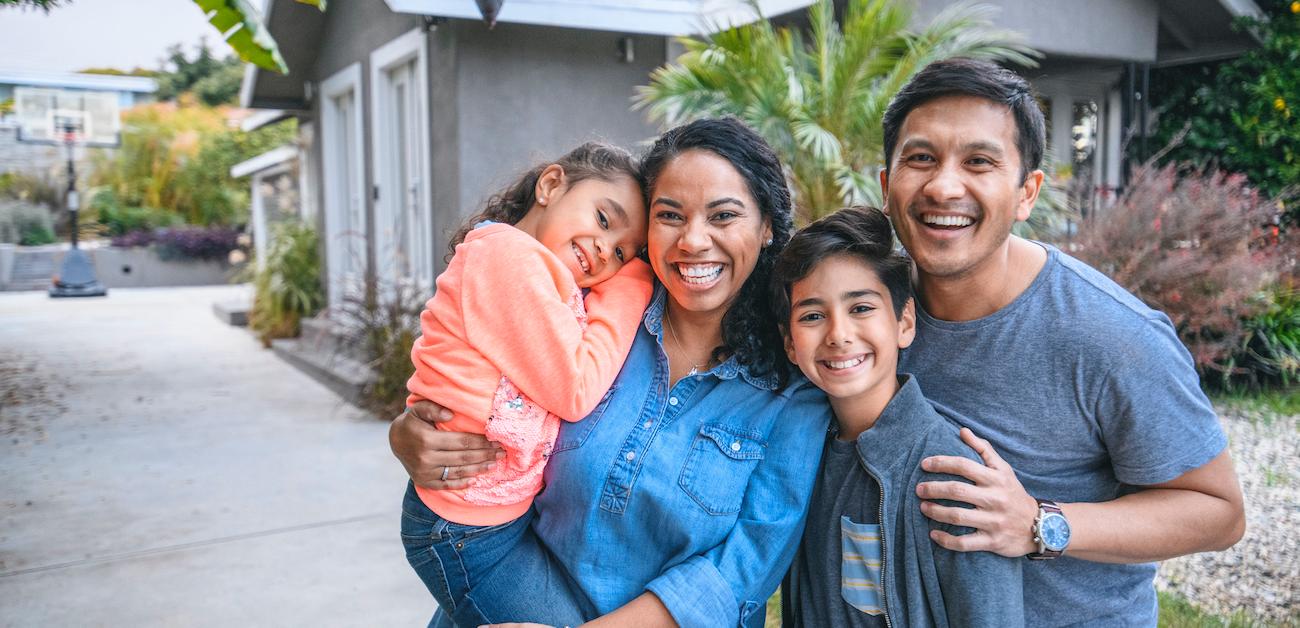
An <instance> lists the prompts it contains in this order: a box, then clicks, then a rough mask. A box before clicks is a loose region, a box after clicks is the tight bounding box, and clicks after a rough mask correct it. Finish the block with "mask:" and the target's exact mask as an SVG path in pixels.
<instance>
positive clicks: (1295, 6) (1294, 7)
mask: <svg viewBox="0 0 1300 628" xmlns="http://www.w3.org/2000/svg"><path fill="white" fill-rule="evenodd" d="M1291 12H1292V13H1300V2H1292V3H1291Z"/></svg>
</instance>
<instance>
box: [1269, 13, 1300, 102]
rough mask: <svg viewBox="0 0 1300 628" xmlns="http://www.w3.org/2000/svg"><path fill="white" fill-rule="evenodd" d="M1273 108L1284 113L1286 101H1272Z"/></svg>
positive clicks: (1279, 99)
mask: <svg viewBox="0 0 1300 628" xmlns="http://www.w3.org/2000/svg"><path fill="white" fill-rule="evenodd" d="M1296 4H1300V1H1297V2H1296ZM1273 108H1274V109H1277V110H1278V111H1284V110H1286V101H1285V100H1283V99H1281V98H1278V99H1277V100H1274V101H1273Z"/></svg>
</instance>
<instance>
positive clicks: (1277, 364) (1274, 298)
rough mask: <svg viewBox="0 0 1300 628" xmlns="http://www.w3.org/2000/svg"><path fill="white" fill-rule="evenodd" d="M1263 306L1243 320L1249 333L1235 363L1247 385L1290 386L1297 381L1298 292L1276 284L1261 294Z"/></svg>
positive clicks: (1299, 363)
mask: <svg viewBox="0 0 1300 628" xmlns="http://www.w3.org/2000/svg"><path fill="white" fill-rule="evenodd" d="M1261 298H1262V299H1263V300H1264V303H1265V304H1264V305H1263V307H1262V308H1261V309H1260V311H1259V312H1258V313H1256V314H1255V315H1253V316H1250V317H1248V318H1247V319H1246V320H1245V321H1244V322H1245V326H1246V329H1247V331H1248V332H1249V336H1248V337H1247V338H1246V342H1245V344H1244V346H1243V348H1242V349H1243V350H1242V355H1241V356H1240V357H1239V358H1238V361H1237V366H1238V367H1239V368H1240V369H1241V370H1242V371H1243V373H1242V377H1241V379H1244V380H1245V384H1246V385H1248V386H1249V387H1252V388H1254V387H1259V386H1268V385H1282V386H1289V385H1291V384H1293V383H1295V382H1296V381H1298V380H1300V292H1298V291H1297V290H1296V289H1295V287H1293V286H1277V287H1275V288H1273V289H1272V290H1269V291H1268V292H1265V293H1264V294H1263V295H1261Z"/></svg>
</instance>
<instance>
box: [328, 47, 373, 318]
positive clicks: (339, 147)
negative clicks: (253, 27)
mask: <svg viewBox="0 0 1300 628" xmlns="http://www.w3.org/2000/svg"><path fill="white" fill-rule="evenodd" d="M321 92H322V99H323V100H322V109H323V111H322V118H323V120H322V125H321V127H322V129H321V130H322V138H321V142H322V146H321V149H322V151H323V158H324V162H325V163H324V176H325V247H326V251H327V252H328V254H327V256H326V264H327V265H328V268H327V273H326V275H327V276H328V278H329V304H330V306H331V307H334V308H337V307H338V306H339V305H341V304H342V303H343V302H344V300H345V299H346V298H347V296H348V295H358V294H361V291H362V290H363V287H364V282H365V275H366V231H367V229H366V202H365V178H364V168H363V157H362V150H361V147H362V144H361V129H362V120H363V113H362V109H361V99H360V97H359V96H360V93H361V66H360V64H353V66H351V67H349V68H347V69H345V70H343V71H341V72H339V73H338V74H336V75H334V76H333V77H330V78H329V79H328V80H326V81H325V83H324V84H323V85H322V88H321Z"/></svg>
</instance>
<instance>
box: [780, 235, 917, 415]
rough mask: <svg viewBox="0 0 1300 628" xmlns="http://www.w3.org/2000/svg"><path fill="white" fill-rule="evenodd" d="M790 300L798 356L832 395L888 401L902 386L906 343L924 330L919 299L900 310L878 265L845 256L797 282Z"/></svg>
mask: <svg viewBox="0 0 1300 628" xmlns="http://www.w3.org/2000/svg"><path fill="white" fill-rule="evenodd" d="M790 304H791V307H790V333H789V334H787V335H786V340H785V350H786V355H788V356H789V357H790V361H791V362H794V363H795V364H797V365H798V366H799V370H801V371H803V373H804V375H805V376H807V377H808V379H809V380H810V381H812V383H813V384H816V385H817V387H818V388H821V389H822V390H823V391H825V392H826V394H827V395H828V396H829V397H830V398H831V400H832V401H837V400H856V399H861V400H863V401H868V400H873V399H874V400H875V401H877V402H878V403H876V404H872V406H873V407H877V408H884V406H885V405H886V404H887V403H888V402H889V399H890V398H892V397H893V394H894V390H895V388H896V386H897V380H896V372H897V369H898V350H899V349H902V348H905V347H907V346H908V345H910V344H912V338H913V337H914V336H915V333H916V326H915V322H916V316H915V314H914V311H913V307H912V303H911V302H910V301H909V302H908V304H907V307H906V309H904V311H903V316H902V317H901V318H897V317H895V316H894V304H893V302H892V300H891V299H890V296H889V289H888V288H886V287H885V284H884V283H883V282H881V281H880V277H879V275H877V274H876V271H875V269H873V268H871V266H869V265H868V264H867V263H866V262H864V261H862V260H861V259H858V258H857V257H855V256H851V255H837V256H835V257H832V258H830V259H827V260H825V261H823V262H821V263H820V264H818V265H817V267H816V268H814V269H813V271H812V272H811V273H809V274H808V276H807V277H804V278H803V279H801V280H799V281H797V282H795V284H794V285H793V286H792V287H791V290H790Z"/></svg>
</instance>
